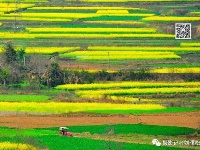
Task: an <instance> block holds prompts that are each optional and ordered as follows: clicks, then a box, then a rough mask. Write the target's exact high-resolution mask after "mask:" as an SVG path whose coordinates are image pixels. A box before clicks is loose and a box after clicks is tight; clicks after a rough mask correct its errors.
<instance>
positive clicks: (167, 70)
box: [150, 67, 200, 73]
mask: <svg viewBox="0 0 200 150" xmlns="http://www.w3.org/2000/svg"><path fill="white" fill-rule="evenodd" d="M150 72H151V73H200V67H198V68H197V67H196V68H193V67H189V68H162V69H153V70H151V71H150Z"/></svg>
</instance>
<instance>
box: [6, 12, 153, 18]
mask: <svg viewBox="0 0 200 150" xmlns="http://www.w3.org/2000/svg"><path fill="white" fill-rule="evenodd" d="M15 15H16V14H14V13H11V14H4V15H2V16H5V17H14V16H15ZM20 15H21V17H33V18H41V17H44V18H59V19H61V18H90V17H100V16H103V15H106V16H132V17H134V16H141V17H149V16H153V15H154V14H147V13H144V14H142V13H133V14H123V13H122V14H121V13H114V14H113V13H107V14H100V13H21V14H20Z"/></svg>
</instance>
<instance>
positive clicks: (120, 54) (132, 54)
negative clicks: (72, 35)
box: [59, 51, 180, 61]
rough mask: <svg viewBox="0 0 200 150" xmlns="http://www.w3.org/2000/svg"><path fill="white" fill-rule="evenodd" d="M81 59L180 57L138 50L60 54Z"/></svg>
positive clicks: (168, 53)
mask: <svg viewBox="0 0 200 150" xmlns="http://www.w3.org/2000/svg"><path fill="white" fill-rule="evenodd" d="M59 56H60V57H71V58H77V59H80V60H91V61H102V60H108V59H109V60H140V59H179V58H180V56H178V55H176V54H174V53H173V52H138V51H112V52H105V51H102V52H101V51H76V52H71V53H65V54H61V55H59Z"/></svg>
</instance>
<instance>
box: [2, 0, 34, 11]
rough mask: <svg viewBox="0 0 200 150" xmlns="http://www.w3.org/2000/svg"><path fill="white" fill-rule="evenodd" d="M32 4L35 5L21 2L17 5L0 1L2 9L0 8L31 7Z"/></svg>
mask: <svg viewBox="0 0 200 150" xmlns="http://www.w3.org/2000/svg"><path fill="white" fill-rule="evenodd" d="M6 1H7V0H6ZM0 2H1V1H0ZM13 2H14V1H13ZM33 6H35V4H23V3H22V4H20V5H17V4H16V3H0V9H2V8H6V9H7V8H8V9H10V8H16V7H17V8H26V7H33Z"/></svg>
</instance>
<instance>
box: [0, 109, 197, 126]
mask: <svg viewBox="0 0 200 150" xmlns="http://www.w3.org/2000/svg"><path fill="white" fill-rule="evenodd" d="M120 123H121V124H126V123H127V124H137V123H143V124H153V125H167V126H182V127H190V128H200V111H197V112H187V113H165V114H154V115H153V114H150V115H108V116H97V115H96V116H95V115H66V116H25V115H24V116H0V126H8V127H17V128H39V127H52V126H66V125H100V124H120Z"/></svg>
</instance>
